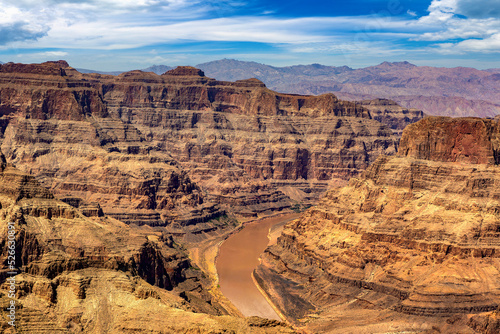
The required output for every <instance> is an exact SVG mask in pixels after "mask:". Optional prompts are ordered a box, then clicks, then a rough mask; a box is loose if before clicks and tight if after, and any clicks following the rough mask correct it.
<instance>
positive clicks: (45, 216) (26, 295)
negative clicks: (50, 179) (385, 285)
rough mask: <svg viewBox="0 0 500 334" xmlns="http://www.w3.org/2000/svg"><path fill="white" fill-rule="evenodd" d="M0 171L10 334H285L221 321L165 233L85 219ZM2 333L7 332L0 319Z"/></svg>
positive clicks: (25, 179)
mask: <svg viewBox="0 0 500 334" xmlns="http://www.w3.org/2000/svg"><path fill="white" fill-rule="evenodd" d="M2 158H3V156H2ZM0 169H1V172H0V203H1V209H0V233H1V236H0V247H1V250H0V262H1V263H3V264H4V265H3V266H2V269H1V271H0V282H2V283H1V285H0V296H1V297H2V298H0V301H1V302H0V304H1V306H2V311H1V313H2V317H6V316H7V312H8V311H6V307H7V306H8V303H9V302H10V300H11V298H10V297H9V298H8V297H7V293H8V289H9V283H6V278H7V277H10V274H8V271H11V269H7V268H8V266H7V265H6V263H7V256H8V253H7V250H8V248H7V236H8V233H7V230H8V226H7V225H8V223H9V222H13V223H14V226H15V245H16V247H15V260H16V262H15V268H16V271H17V272H18V273H19V274H18V275H16V276H15V280H16V294H15V303H16V326H17V327H16V328H22V330H23V331H26V332H29V333H47V334H48V333H81V332H85V333H102V332H113V333H142V332H144V330H148V331H152V332H155V333H171V332H173V331H176V332H182V331H184V332H192V331H193V330H200V331H203V332H214V333H224V332H231V331H233V332H235V331H237V330H244V331H246V332H249V333H293V330H292V329H291V328H289V327H288V326H286V325H285V324H284V323H273V324H263V325H262V326H261V327H259V328H258V329H253V327H252V326H253V323H250V322H248V323H247V322H246V321H245V319H241V318H236V317H233V316H228V315H227V311H226V310H225V309H224V308H223V307H222V306H220V305H219V304H218V302H217V301H215V300H214V298H213V297H212V295H211V294H209V293H208V291H207V290H206V286H208V282H207V279H206V278H205V277H204V275H203V274H202V273H201V272H200V270H199V269H197V268H194V267H193V266H192V264H191V262H190V260H189V259H188V258H187V256H186V255H185V253H184V251H183V250H181V249H179V248H178V246H176V245H175V244H174V243H173V240H172V237H171V235H168V234H166V233H165V232H164V231H161V230H158V229H153V228H143V227H138V226H136V225H127V224H124V223H122V222H120V221H118V220H115V219H113V218H111V217H109V216H102V215H97V216H90V217H87V215H84V214H83V213H82V212H81V211H79V210H78V209H76V208H75V207H74V206H71V205H69V204H67V203H65V202H62V201H59V200H57V199H55V198H54V196H53V195H52V194H51V193H50V192H49V191H48V190H47V189H45V188H43V187H42V186H41V185H40V183H39V182H38V181H36V180H35V179H34V177H33V176H29V175H26V174H24V173H22V172H20V171H19V170H17V169H15V168H14V167H13V166H10V165H6V164H5V162H4V163H3V164H1V165H0ZM74 201H75V200H74V199H73V200H69V199H68V202H74ZM72 205H75V203H72ZM1 328H2V332H5V333H10V332H11V331H12V328H11V327H10V326H8V325H7V324H6V322H2V327H1Z"/></svg>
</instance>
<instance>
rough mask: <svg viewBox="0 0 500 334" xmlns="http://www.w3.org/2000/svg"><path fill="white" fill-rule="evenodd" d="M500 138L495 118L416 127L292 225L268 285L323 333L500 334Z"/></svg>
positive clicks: (434, 120) (296, 317)
mask: <svg viewBox="0 0 500 334" xmlns="http://www.w3.org/2000/svg"><path fill="white" fill-rule="evenodd" d="M499 135H500V128H499V123H498V122H497V121H494V120H488V119H477V118H463V119H451V118H441V117H429V118H426V119H423V120H421V121H419V122H417V123H415V124H412V125H410V126H408V127H407V128H406V129H405V130H404V133H403V137H402V139H401V143H400V146H399V151H398V154H397V155H396V156H393V157H387V156H380V157H379V158H378V159H377V160H376V161H375V162H374V163H373V164H372V165H371V166H370V167H369V168H368V169H367V170H366V171H365V172H364V173H363V174H362V175H361V176H360V177H355V178H352V179H351V180H350V181H349V185H348V186H346V187H343V188H335V189H332V190H330V191H328V192H327V194H326V196H325V197H324V198H323V199H322V200H321V201H320V203H319V204H318V205H317V206H316V207H313V208H311V209H309V210H307V211H306V212H305V213H304V214H303V215H302V217H301V218H300V219H298V220H296V221H294V222H292V223H288V224H287V225H286V226H285V229H284V231H283V234H282V236H281V237H280V238H279V239H278V244H277V245H276V246H273V247H270V248H268V249H267V250H266V253H265V254H264V256H263V262H262V265H261V266H260V267H259V268H258V269H257V270H256V272H255V275H256V276H257V277H258V281H259V282H261V285H262V287H263V288H264V290H266V291H267V292H268V294H269V295H270V297H271V298H272V299H273V300H274V301H275V302H276V304H277V305H278V307H279V308H280V309H281V311H282V312H283V313H284V314H286V315H287V316H288V317H289V318H290V319H291V320H292V321H295V323H296V324H300V325H303V326H305V327H307V328H308V329H310V330H312V331H313V332H332V333H334V332H338V333H345V332H356V333H373V332H386V331H424V330H427V331H432V330H434V331H440V332H441V333H458V332H460V333H474V332H475V331H476V332H479V333H493V332H495V330H497V329H498V314H497V313H495V311H496V310H498V309H499V306H500V303H499V301H500V295H499V291H500V201H499V198H500V193H499V190H498V184H500V169H499V167H498V163H499V161H498V158H497V156H498V153H497V152H498V144H499V142H498V136H499ZM297 305H298V306H297Z"/></svg>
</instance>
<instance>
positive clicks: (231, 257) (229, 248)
mask: <svg viewBox="0 0 500 334" xmlns="http://www.w3.org/2000/svg"><path fill="white" fill-rule="evenodd" d="M298 216H299V214H289V215H280V216H277V217H271V218H269V217H268V218H265V219H261V220H257V221H253V222H249V223H247V224H245V226H244V227H243V228H242V229H241V230H240V231H238V233H234V234H232V235H231V236H230V237H228V238H227V240H226V241H225V242H224V243H223V244H222V245H221V247H220V248H219V255H218V256H217V258H216V269H217V274H218V278H219V284H220V287H221V292H222V293H223V294H224V296H226V297H227V298H228V299H229V300H230V301H231V302H232V303H233V304H234V305H235V306H236V307H237V308H238V309H239V310H240V311H241V313H242V314H243V315H244V316H259V317H263V318H268V319H274V320H282V318H281V317H280V316H279V315H278V314H277V313H276V312H275V310H274V309H273V307H272V306H271V305H270V304H269V303H268V300H267V299H266V298H265V297H264V295H263V294H262V293H261V292H260V291H259V289H258V288H257V286H256V285H255V283H254V281H253V279H252V272H253V270H254V269H255V268H256V267H257V265H258V264H259V256H260V254H261V253H262V252H263V251H264V250H265V248H266V247H267V246H268V245H269V238H268V237H269V233H270V230H272V227H273V226H275V225H277V224H284V223H285V222H287V221H290V220H293V219H296V218H297V217H298Z"/></svg>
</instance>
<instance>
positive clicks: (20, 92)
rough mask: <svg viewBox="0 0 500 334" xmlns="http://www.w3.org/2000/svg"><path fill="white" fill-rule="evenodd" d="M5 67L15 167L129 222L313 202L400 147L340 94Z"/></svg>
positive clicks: (8, 145)
mask: <svg viewBox="0 0 500 334" xmlns="http://www.w3.org/2000/svg"><path fill="white" fill-rule="evenodd" d="M1 66H2V67H1V71H0V108H2V109H1V110H3V111H4V112H3V116H2V117H1V118H0V129H1V130H2V136H3V140H2V144H1V148H2V151H3V152H4V153H5V155H6V157H7V160H8V161H9V162H12V163H14V164H15V165H16V166H17V167H18V168H19V169H20V170H22V171H23V172H26V173H28V174H30V175H34V176H36V178H37V179H38V180H39V181H40V182H41V183H42V184H43V185H44V186H45V187H47V188H49V189H50V190H51V191H52V192H53V193H54V194H55V196H56V197H58V198H67V197H75V198H80V199H81V200H82V201H83V202H84V203H95V205H99V206H100V208H101V210H102V212H103V213H105V214H108V215H110V216H113V217H115V218H117V219H121V220H123V221H125V222H128V223H136V224H148V225H152V226H159V225H171V224H172V223H173V222H176V221H177V222H180V224H181V225H184V226H189V225H190V224H191V223H193V222H197V223H206V222H207V221H206V219H212V218H214V217H217V216H218V215H223V213H224V212H229V213H236V214H239V215H241V216H245V217H248V216H255V215H263V214H266V213H270V212H272V211H276V210H282V209H286V208H289V207H291V206H292V205H294V204H296V203H297V202H298V201H306V202H312V201H315V200H316V199H317V198H318V195H319V194H320V193H321V192H322V191H316V190H318V189H319V190H322V189H326V188H327V186H328V185H329V184H330V183H332V182H333V183H335V182H338V180H339V179H340V180H347V179H349V178H350V177H352V176H355V175H358V174H359V173H360V172H361V171H363V170H364V169H366V168H367V166H368V165H369V164H370V163H371V162H373V161H374V160H375V159H376V157H377V156H378V155H380V154H386V155H391V154H394V153H395V151H396V148H397V143H398V139H399V137H398V134H397V133H394V132H393V131H392V130H391V129H390V128H389V127H388V126H386V125H384V124H382V123H381V122H379V121H377V120H375V119H374V116H373V115H372V114H373V113H374V112H375V111H371V109H370V110H369V108H365V107H364V106H362V105H359V104H356V103H352V102H345V101H341V100H339V99H337V97H335V96H334V95H332V94H325V95H321V96H300V95H290V94H280V93H276V92H273V91H271V90H269V89H267V88H266V87H265V85H264V84H263V83H262V82H261V81H259V80H257V79H248V80H240V81H236V82H224V81H218V80H215V79H211V78H208V77H206V76H204V73H203V72H202V71H200V70H198V69H195V68H192V67H179V68H177V69H173V70H170V71H167V72H166V73H164V74H163V75H157V74H154V73H152V72H147V73H146V72H141V71H132V72H126V73H122V74H120V75H119V76H116V77H115V76H110V75H100V74H82V73H79V72H77V71H76V70H74V69H72V68H71V67H69V66H68V64H67V63H65V62H49V63H44V64H35V65H24V64H12V63H9V64H4V65H1ZM370 108H372V107H370ZM384 108H385V109H387V110H389V109H391V112H390V113H391V116H390V117H392V118H400V116H395V115H396V114H397V113H398V112H400V111H397V110H396V109H397V108H396V107H393V106H391V107H390V108H389V107H386V106H384ZM372 109H373V110H376V109H377V108H376V107H373V108H372ZM393 109H394V110H393ZM384 113H385V114H384V115H386V114H387V113H389V111H384ZM377 117H378V116H377ZM382 118H383V117H382ZM403 118H404V117H403ZM384 119H385V118H384ZM412 120H414V119H413V118H412V119H409V120H408V122H411V121H412ZM404 122H406V120H405V121H404ZM398 124H399V123H398ZM291 189H293V190H291ZM95 205H94V209H89V210H90V211H88V212H87V215H96V214H97V215H99V209H97V208H96V207H95ZM82 210H83V209H82Z"/></svg>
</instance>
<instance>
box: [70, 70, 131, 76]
mask: <svg viewBox="0 0 500 334" xmlns="http://www.w3.org/2000/svg"><path fill="white" fill-rule="evenodd" d="M76 70H77V71H78V72H80V73H85V74H87V73H99V74H108V75H119V74H121V73H123V72H124V71H111V72H106V71H96V70H89V69H85V68H77V69H76Z"/></svg>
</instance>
